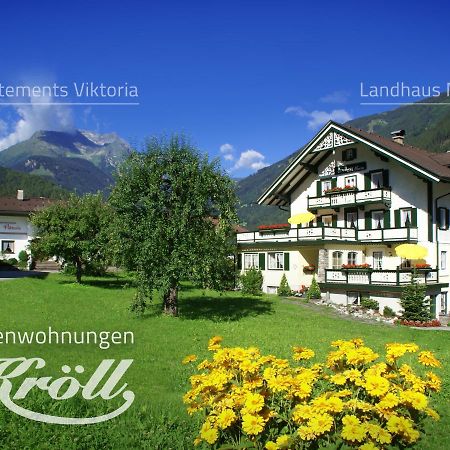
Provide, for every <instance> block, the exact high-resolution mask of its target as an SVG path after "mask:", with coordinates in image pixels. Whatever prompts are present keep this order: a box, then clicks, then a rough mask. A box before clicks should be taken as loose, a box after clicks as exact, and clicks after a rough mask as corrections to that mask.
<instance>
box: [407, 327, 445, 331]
mask: <svg viewBox="0 0 450 450" xmlns="http://www.w3.org/2000/svg"><path fill="white" fill-rule="evenodd" d="M409 328H414V329H415V330H438V331H450V327H409Z"/></svg>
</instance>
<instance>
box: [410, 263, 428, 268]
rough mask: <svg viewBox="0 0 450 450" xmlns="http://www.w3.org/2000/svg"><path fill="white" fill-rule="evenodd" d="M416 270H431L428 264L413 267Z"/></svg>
mask: <svg viewBox="0 0 450 450" xmlns="http://www.w3.org/2000/svg"><path fill="white" fill-rule="evenodd" d="M414 267H415V268H416V269H431V266H430V264H426V263H419V264H416V265H415V266H414Z"/></svg>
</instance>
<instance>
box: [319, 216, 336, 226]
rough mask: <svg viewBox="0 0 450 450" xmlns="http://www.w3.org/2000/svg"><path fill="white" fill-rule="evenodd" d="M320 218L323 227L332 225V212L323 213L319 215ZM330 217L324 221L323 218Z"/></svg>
mask: <svg viewBox="0 0 450 450" xmlns="http://www.w3.org/2000/svg"><path fill="white" fill-rule="evenodd" d="M320 218H321V220H322V225H323V226H324V227H332V226H333V214H324V215H323V216H321V217H320ZM328 218H329V219H330V222H329V223H326V222H325V219H328Z"/></svg>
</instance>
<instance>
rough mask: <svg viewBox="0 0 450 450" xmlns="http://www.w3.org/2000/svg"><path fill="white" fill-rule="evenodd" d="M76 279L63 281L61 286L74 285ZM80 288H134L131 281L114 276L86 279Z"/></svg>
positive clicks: (82, 281) (60, 282)
mask: <svg viewBox="0 0 450 450" xmlns="http://www.w3.org/2000/svg"><path fill="white" fill-rule="evenodd" d="M74 283H75V279H73V280H72V279H71V280H61V281H59V284H74ZM80 286H89V287H98V288H102V289H126V288H131V287H133V283H132V281H131V280H130V279H125V278H117V277H113V276H106V277H102V278H101V279H94V280H90V279H86V278H83V279H82V280H81V284H80Z"/></svg>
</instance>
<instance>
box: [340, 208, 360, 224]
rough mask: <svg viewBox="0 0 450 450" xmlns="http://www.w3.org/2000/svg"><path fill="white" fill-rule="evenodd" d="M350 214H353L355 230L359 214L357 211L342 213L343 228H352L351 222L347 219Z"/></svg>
mask: <svg viewBox="0 0 450 450" xmlns="http://www.w3.org/2000/svg"><path fill="white" fill-rule="evenodd" d="M350 214H355V220H354V221H353V223H354V225H355V228H358V222H359V214H358V211H347V212H345V213H344V216H345V217H344V219H345V227H346V228H350V227H351V226H352V221H351V220H349V219H348V216H349V215H350Z"/></svg>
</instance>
